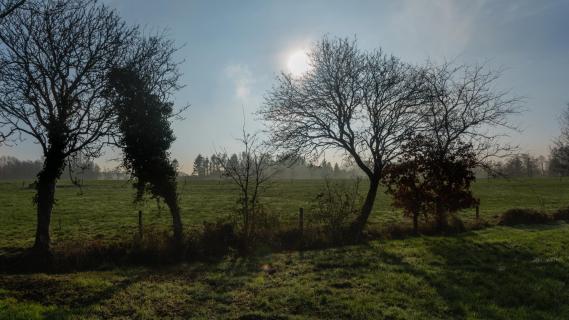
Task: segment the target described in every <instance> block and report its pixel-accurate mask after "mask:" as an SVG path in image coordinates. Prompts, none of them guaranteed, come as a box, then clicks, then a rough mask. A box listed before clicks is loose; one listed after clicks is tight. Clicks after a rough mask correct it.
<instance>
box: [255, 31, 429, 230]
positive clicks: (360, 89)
mask: <svg viewBox="0 0 569 320" xmlns="http://www.w3.org/2000/svg"><path fill="white" fill-rule="evenodd" d="M309 57H310V64H311V69H310V70H309V71H308V72H307V73H306V74H304V75H303V76H301V77H299V78H294V77H293V76H292V75H289V74H282V75H281V76H279V77H278V79H277V82H278V83H277V86H276V87H275V88H273V89H272V90H271V91H270V92H269V94H268V96H267V97H266V101H265V104H264V106H263V108H262V109H261V111H260V115H261V117H262V118H263V119H264V120H265V121H266V122H267V123H268V126H269V130H270V132H271V143H272V144H274V145H275V146H276V147H277V148H280V149H281V150H283V151H285V152H288V153H291V154H294V155H307V154H311V155H319V154H321V153H322V152H323V151H325V150H327V149H336V150H341V151H343V152H345V153H346V154H347V155H348V156H349V157H351V158H352V160H353V161H354V162H355V163H356V164H357V166H358V167H359V168H360V169H361V170H362V171H363V172H364V173H365V174H366V176H367V177H368V178H369V189H368V192H367V196H366V198H365V201H364V203H363V206H362V208H361V210H360V213H359V215H358V217H357V218H356V220H355V222H354V225H353V227H354V232H355V234H360V233H361V231H362V230H363V228H364V227H365V225H366V222H367V220H368V218H369V216H370V214H371V212H372V209H373V205H374V202H375V199H376V195H377V191H378V187H379V183H380V180H381V178H382V176H383V171H384V168H385V166H386V165H387V164H389V163H390V162H391V161H393V160H394V159H396V158H397V157H398V156H399V155H400V152H401V151H400V150H401V148H400V147H401V145H402V144H403V143H404V142H405V141H406V139H407V137H408V136H409V135H410V133H411V132H413V131H414V130H416V129H417V127H418V126H419V125H420V124H421V117H420V114H419V112H416V109H417V108H418V107H419V106H420V105H421V104H422V103H423V98H424V94H423V93H424V90H423V82H422V78H423V75H422V71H420V70H417V69H416V68H414V67H412V66H411V65H408V64H406V63H403V62H401V61H400V60H399V59H397V58H396V57H394V56H389V55H386V54H384V53H383V52H382V51H381V50H374V51H369V52H368V51H362V50H360V49H358V47H357V45H356V41H355V40H354V41H351V40H348V39H329V38H328V37H325V38H323V39H322V40H321V41H319V42H318V43H316V44H315V46H314V47H313V49H312V51H311V53H310V54H309Z"/></svg>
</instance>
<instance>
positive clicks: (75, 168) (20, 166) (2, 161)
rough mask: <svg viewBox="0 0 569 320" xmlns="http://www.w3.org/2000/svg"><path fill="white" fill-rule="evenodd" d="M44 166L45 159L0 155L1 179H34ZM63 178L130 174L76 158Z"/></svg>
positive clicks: (112, 177) (67, 168)
mask: <svg viewBox="0 0 569 320" xmlns="http://www.w3.org/2000/svg"><path fill="white" fill-rule="evenodd" d="M42 167H43V160H41V159H39V160H34V161H30V160H19V159H18V158H15V157H10V156H1V157H0V180H34V179H36V175H37V174H38V172H39V171H40V170H41V169H42ZM61 177H62V178H63V179H69V178H70V177H73V179H80V180H95V179H102V180H119V179H126V178H127V177H128V176H127V175H126V174H125V173H124V172H122V171H120V170H118V169H113V170H103V169H101V167H99V165H97V164H96V163H95V162H93V161H92V160H84V159H75V160H73V161H72V162H71V163H68V164H67V166H66V167H65V170H64V172H63V174H62V176H61Z"/></svg>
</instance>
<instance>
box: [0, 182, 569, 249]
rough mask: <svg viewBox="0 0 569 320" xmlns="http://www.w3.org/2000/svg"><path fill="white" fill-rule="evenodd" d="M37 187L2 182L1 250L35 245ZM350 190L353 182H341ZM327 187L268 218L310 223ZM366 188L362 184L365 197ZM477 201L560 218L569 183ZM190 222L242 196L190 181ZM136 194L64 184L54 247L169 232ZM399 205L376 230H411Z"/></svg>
mask: <svg viewBox="0 0 569 320" xmlns="http://www.w3.org/2000/svg"><path fill="white" fill-rule="evenodd" d="M29 183H30V182H29V181H26V182H23V181H12V182H0V221H1V224H0V250H5V249H14V248H23V247H28V246H31V245H32V244H33V238H34V230H35V229H34V228H35V208H34V204H33V195H34V193H35V190H34V189H30V188H28V185H29ZM337 183H338V184H344V185H349V184H351V183H353V182H352V181H348V180H345V181H337ZM323 185H324V181H323V180H287V181H275V182H273V183H272V184H271V185H270V186H269V187H268V188H267V190H266V192H265V193H264V196H263V198H262V200H261V201H262V203H263V205H264V207H265V208H266V210H267V211H269V212H271V213H272V214H275V215H277V216H279V217H280V219H281V220H282V221H284V222H291V223H296V219H297V215H298V208H300V207H303V208H305V211H306V214H307V216H308V217H309V216H310V212H311V208H312V207H313V206H314V199H315V197H316V195H317V194H318V193H319V192H321V191H322V189H323ZM366 187H367V186H366V185H365V181H362V182H361V184H360V188H359V189H360V190H361V193H362V197H363V195H364V192H365V191H366ZM473 189H474V193H475V195H476V196H477V197H479V198H480V201H481V206H480V216H481V217H482V218H483V219H485V220H488V221H490V222H494V221H495V220H496V218H497V216H498V215H499V214H500V213H502V212H504V211H505V210H507V209H510V208H515V207H523V208H535V209H539V210H544V211H552V210H555V209H558V208H560V207H564V206H567V205H569V179H565V180H561V179H558V178H535V179H511V180H506V179H491V180H486V179H479V180H478V181H477V182H476V183H475V184H474V187H473ZM179 190H180V193H181V195H180V199H181V201H180V206H181V208H182V218H183V221H184V223H185V224H186V226H187V227H188V228H190V227H192V226H195V225H200V224H202V223H203V222H204V221H209V222H212V221H216V220H227V219H228V217H231V216H232V215H234V213H235V208H236V203H235V201H236V199H237V190H236V188H235V187H234V186H233V185H232V184H231V183H230V182H228V181H216V180H201V181H200V180H188V181H187V182H183V181H181V182H180V186H179ZM133 199H134V190H133V189H132V187H131V184H130V182H128V181H86V183H85V186H83V194H82V195H79V189H78V188H77V187H75V186H73V185H72V184H71V183H69V182H68V181H61V182H60V183H59V185H58V188H57V191H56V204H55V208H54V210H53V217H52V225H51V230H52V238H53V242H54V245H55V246H57V244H58V243H62V242H66V241H67V242H68V241H88V240H93V239H97V240H104V241H113V240H114V239H122V238H125V237H131V236H132V235H134V234H135V233H136V232H137V230H138V229H137V228H138V210H142V211H143V223H144V225H145V226H158V227H162V226H164V227H167V226H169V224H170V216H169V213H168V210H167V208H166V207H165V206H164V205H162V206H160V207H161V209H160V207H159V206H158V205H157V203H156V201H154V200H152V199H147V200H146V201H145V202H144V203H142V204H135V203H133ZM390 202H391V200H390V199H389V198H388V197H387V196H386V195H385V194H383V192H380V194H379V195H378V200H377V203H376V205H375V211H374V214H373V216H372V218H371V221H370V226H371V227H374V226H379V227H381V226H386V225H389V224H401V223H410V221H408V220H409V219H407V218H404V217H403V216H402V214H401V212H400V211H398V210H395V209H393V208H392V207H391V206H390ZM459 217H460V218H461V219H463V220H464V221H471V220H474V219H475V211H474V210H466V211H464V212H462V213H460V214H459Z"/></svg>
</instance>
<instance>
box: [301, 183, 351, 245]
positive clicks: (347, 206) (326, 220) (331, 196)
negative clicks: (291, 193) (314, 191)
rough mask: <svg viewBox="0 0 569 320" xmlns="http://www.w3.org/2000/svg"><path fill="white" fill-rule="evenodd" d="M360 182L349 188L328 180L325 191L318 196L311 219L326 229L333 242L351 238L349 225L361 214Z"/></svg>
mask: <svg viewBox="0 0 569 320" xmlns="http://www.w3.org/2000/svg"><path fill="white" fill-rule="evenodd" d="M358 190H359V180H357V181H356V182H355V183H354V184H353V185H351V186H349V185H346V184H343V183H331V182H330V181H329V180H326V184H325V187H324V189H323V190H322V191H321V192H320V193H319V194H318V195H317V196H316V199H315V203H314V205H313V207H312V214H311V216H310V219H311V220H313V221H314V222H316V223H317V224H319V225H322V226H323V227H324V228H325V232H326V233H328V235H329V236H330V238H331V239H330V240H332V241H333V242H342V241H344V240H345V239H346V236H349V234H350V232H349V225H350V223H351V222H352V221H353V220H354V219H355V217H356V216H357V214H358V212H359V208H360V203H361V197H360V196H359V193H358Z"/></svg>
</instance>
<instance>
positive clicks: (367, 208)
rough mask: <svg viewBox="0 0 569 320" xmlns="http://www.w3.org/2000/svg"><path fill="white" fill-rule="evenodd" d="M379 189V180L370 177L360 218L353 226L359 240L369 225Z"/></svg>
mask: <svg viewBox="0 0 569 320" xmlns="http://www.w3.org/2000/svg"><path fill="white" fill-rule="evenodd" d="M378 189H379V178H378V177H375V176H374V177H370V179H369V190H368V192H367V196H366V198H365V201H364V204H363V206H362V209H361V210H360V214H359V216H358V217H357V218H356V221H354V223H353V224H352V231H353V234H354V236H355V237H356V239H357V238H359V237H360V236H361V234H362V232H363V230H364V228H365V226H366V224H367V221H368V219H369V216H370V215H371V211H372V210H373V204H374V203H375V198H376V197H377V190H378Z"/></svg>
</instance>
